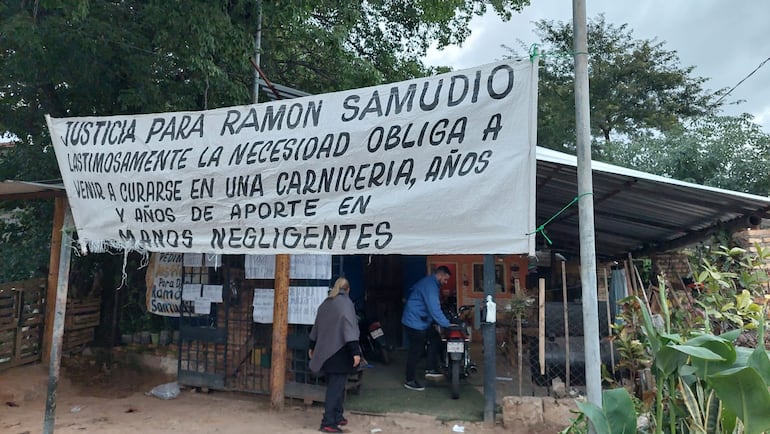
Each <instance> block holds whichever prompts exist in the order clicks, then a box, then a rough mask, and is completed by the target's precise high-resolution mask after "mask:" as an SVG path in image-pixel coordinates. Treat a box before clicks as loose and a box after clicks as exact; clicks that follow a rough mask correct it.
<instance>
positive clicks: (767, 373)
mask: <svg viewBox="0 0 770 434" xmlns="http://www.w3.org/2000/svg"><path fill="white" fill-rule="evenodd" d="M747 365H748V366H749V367H752V368H754V369H756V370H757V372H758V373H759V375H760V376H761V377H762V380H763V381H764V382H765V386H768V387H770V358H768V356H767V352H766V351H765V350H764V348H762V347H759V348H757V349H755V350H754V351H752V353H751V356H749V361H748V363H747Z"/></svg>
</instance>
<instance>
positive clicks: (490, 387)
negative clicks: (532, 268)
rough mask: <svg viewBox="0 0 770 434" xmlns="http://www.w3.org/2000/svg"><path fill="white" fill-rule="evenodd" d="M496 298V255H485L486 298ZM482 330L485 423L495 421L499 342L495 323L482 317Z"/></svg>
mask: <svg viewBox="0 0 770 434" xmlns="http://www.w3.org/2000/svg"><path fill="white" fill-rule="evenodd" d="M488 295H491V296H492V301H494V299H495V255H484V300H486V299H487V296H488ZM482 320H483V322H482V323H481V332H482V336H483V339H484V423H486V424H494V423H495V396H496V392H495V378H496V377H497V371H496V369H495V357H496V356H497V343H496V339H495V324H494V323H488V322H486V318H482Z"/></svg>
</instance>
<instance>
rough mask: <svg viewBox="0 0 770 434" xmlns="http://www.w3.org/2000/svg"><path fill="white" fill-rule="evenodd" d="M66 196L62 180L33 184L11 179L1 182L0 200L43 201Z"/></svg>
mask: <svg viewBox="0 0 770 434" xmlns="http://www.w3.org/2000/svg"><path fill="white" fill-rule="evenodd" d="M65 194H66V193H65V192H64V184H62V182H61V180H56V181H40V182H33V181H14V180H11V179H9V180H5V181H2V182H0V200H17V199H33V198H41V199H43V198H47V197H54V196H64V195H65Z"/></svg>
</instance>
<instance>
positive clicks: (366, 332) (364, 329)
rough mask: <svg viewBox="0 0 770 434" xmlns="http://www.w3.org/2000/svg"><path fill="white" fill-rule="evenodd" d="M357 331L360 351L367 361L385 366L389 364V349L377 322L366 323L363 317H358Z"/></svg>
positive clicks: (380, 326)
mask: <svg viewBox="0 0 770 434" xmlns="http://www.w3.org/2000/svg"><path fill="white" fill-rule="evenodd" d="M358 321H359V322H358V324H359V330H360V338H359V343H360V345H361V351H362V352H363V353H364V358H366V359H367V360H378V361H380V362H382V363H383V364H385V365H389V364H390V349H389V348H388V344H387V342H386V341H385V332H384V331H382V325H381V324H380V322H379V321H372V322H371V323H368V322H367V321H366V318H365V317H363V315H359V320H358Z"/></svg>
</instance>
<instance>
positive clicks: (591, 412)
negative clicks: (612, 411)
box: [576, 401, 613, 434]
mask: <svg viewBox="0 0 770 434" xmlns="http://www.w3.org/2000/svg"><path fill="white" fill-rule="evenodd" d="M576 404H577V406H578V409H579V410H580V411H581V412H582V413H583V414H585V415H586V417H588V420H590V421H591V425H593V427H594V430H596V434H613V433H612V431H610V423H609V422H607V417H606V416H605V415H604V412H602V409H601V408H599V406H598V405H596V404H594V403H592V402H580V401H577V402H576Z"/></svg>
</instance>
